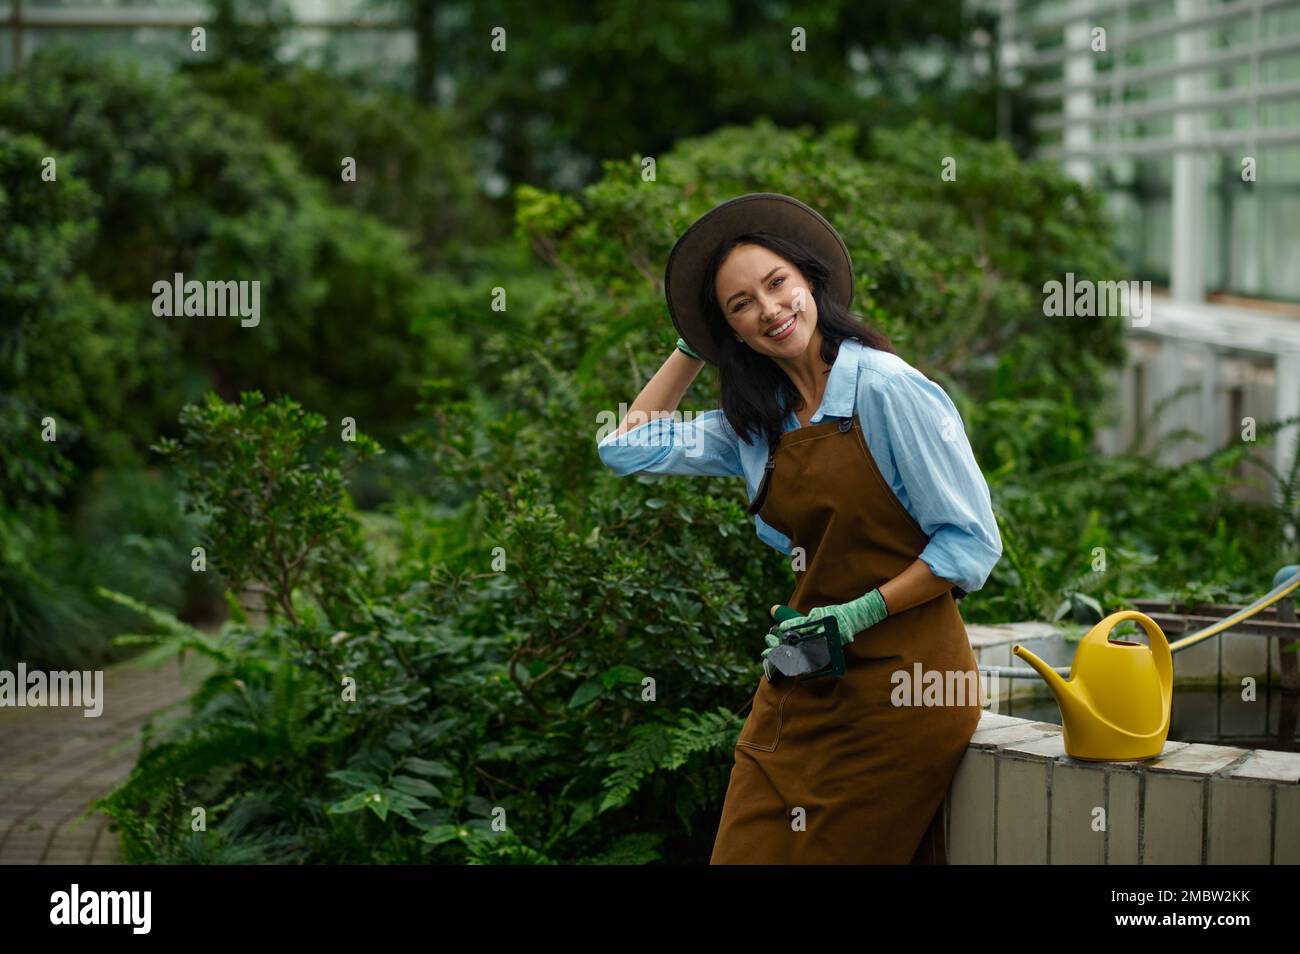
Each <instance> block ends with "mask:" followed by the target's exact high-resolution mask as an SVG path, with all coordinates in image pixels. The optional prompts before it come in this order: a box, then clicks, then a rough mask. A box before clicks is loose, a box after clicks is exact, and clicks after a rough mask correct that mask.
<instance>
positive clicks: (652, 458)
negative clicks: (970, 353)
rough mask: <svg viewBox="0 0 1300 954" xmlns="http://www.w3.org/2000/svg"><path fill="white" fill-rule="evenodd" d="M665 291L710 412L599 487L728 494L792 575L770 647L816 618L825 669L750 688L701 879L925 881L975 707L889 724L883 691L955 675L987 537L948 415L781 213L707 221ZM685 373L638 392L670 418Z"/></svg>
mask: <svg viewBox="0 0 1300 954" xmlns="http://www.w3.org/2000/svg"><path fill="white" fill-rule="evenodd" d="M664 285H665V291H666V294H667V297H668V305H669V311H670V312H671V313H672V316H673V321H674V323H675V324H676V326H677V329H678V331H679V332H681V335H682V337H683V339H685V341H686V343H687V345H688V346H689V347H690V348H692V349H693V350H695V351H697V352H698V353H699V354H700V355H701V356H702V357H703V358H705V359H706V360H709V361H711V362H713V363H716V364H717V365H718V367H719V370H720V372H721V378H722V381H721V385H722V388H721V390H722V408H721V409H720V410H717V411H710V412H707V413H705V414H703V415H700V416H699V418H698V419H697V420H695V421H693V422H691V423H690V424H678V423H676V422H675V421H654V422H652V423H651V424H650V425H649V426H650V427H651V428H653V429H654V430H652V431H651V432H649V434H648V436H649V437H650V438H652V440H648V441H646V442H644V443H642V444H641V446H638V447H636V448H631V447H624V446H620V445H619V444H618V442H616V441H610V440H603V441H601V442H600V444H599V448H600V454H601V457H602V459H603V460H604V461H605V462H606V463H607V464H608V465H609V466H610V467H612V468H613V469H614V470H615V471H616V472H618V473H620V474H628V473H635V472H648V473H676V474H697V475H729V474H731V475H737V476H740V475H743V476H745V478H746V480H747V483H748V484H749V490H750V496H751V500H753V503H752V505H751V509H750V513H751V514H753V515H754V516H755V517H756V526H757V529H758V534H759V536H760V538H762V539H763V540H764V541H765V542H767V543H770V544H771V545H772V546H774V547H776V548H777V549H779V550H781V551H782V552H783V553H789V554H791V555H792V556H794V558H795V559H794V561H793V564H792V569H793V570H794V573H795V579H796V584H795V588H794V591H793V593H791V594H790V595H789V596H788V597H787V598H785V599H784V600H782V601H781V602H782V603H784V604H785V605H786V606H789V607H792V608H793V609H794V610H795V611H796V612H797V613H799V614H806V615H800V616H798V617H795V618H793V619H783V621H782V622H781V623H780V624H779V631H778V633H776V634H774V635H773V637H772V638H775V639H777V640H778V641H779V640H780V638H781V637H782V634H783V633H784V631H785V630H786V629H788V628H790V627H792V626H796V625H803V624H805V623H809V622H812V621H816V620H827V621H829V622H830V623H831V624H832V625H831V626H830V628H829V630H827V632H828V633H829V635H828V638H831V639H838V640H839V642H840V643H841V644H842V648H843V655H844V661H845V666H844V670H843V674H842V675H839V676H836V677H823V678H822V679H821V680H820V681H817V679H816V676H817V674H816V673H810V674H808V676H809V677H811V678H809V677H806V676H804V675H798V676H797V677H790V676H782V675H780V674H779V673H778V674H777V675H776V676H775V677H773V676H772V675H771V672H770V671H768V675H767V676H766V677H765V678H762V679H760V681H759V684H758V688H757V690H756V691H755V693H754V696H753V701H752V708H751V711H750V713H749V717H748V718H747V719H746V721H745V725H744V727H743V729H742V730H741V734H740V738H739V739H738V740H737V743H736V748H735V765H734V767H733V769H732V772H731V778H730V781H729V784H728V787H727V795H726V799H725V801H724V804H723V809H722V818H721V820H720V822H719V825H718V832H717V837H716V839H715V841H714V847H713V855H712V859H711V861H712V863H715V864H727V863H744V864H754V863H773V864H782V863H784V864H789V863H800V862H804V863H828V862H843V863H876V864H881V863H885V864H889V863H895V864H897V863H907V862H909V861H911V862H913V863H928V864H933V863H943V862H944V861H945V859H946V854H945V848H944V831H943V821H942V819H943V812H942V806H943V801H944V798H945V795H946V793H947V789H948V785H949V783H950V781H951V778H952V775H953V773H954V772H955V771H956V768H957V763H958V762H959V761H960V759H961V757H962V755H963V754H964V753H965V750H966V745H967V743H968V742H969V740H970V737H971V735H972V734H973V733H974V731H975V727H976V725H977V724H978V723H979V715H980V708H979V700H978V699H975V700H962V703H963V704H961V705H949V706H943V707H934V708H930V707H924V708H917V707H908V708H903V707H899V706H895V705H893V704H892V702H891V697H892V694H893V693H892V689H893V684H892V681H891V674H892V673H893V672H894V671H896V670H898V669H904V670H908V669H910V668H913V667H916V666H919V667H921V669H922V670H925V671H934V672H940V673H948V674H952V675H953V676H955V677H958V678H961V677H972V678H974V677H976V673H977V670H976V666H975V658H974V654H973V653H972V651H971V647H970V642H969V640H968V638H967V636H966V631H965V627H964V626H963V624H962V620H961V615H960V614H959V613H958V611H957V606H956V597H957V596H960V595H964V593H965V592H966V591H969V590H970V589H978V588H979V587H980V586H982V585H983V583H984V581H985V580H986V579H987V577H988V574H989V572H990V571H991V570H992V567H993V564H994V563H996V561H997V559H998V557H999V556H1000V555H1001V540H1000V538H999V537H998V534H997V526H996V521H995V520H994V518H993V514H992V509H991V505H990V501H989V495H988V487H987V484H986V483H985V482H984V480H983V476H982V475H981V474H980V472H979V468H978V466H977V465H976V463H975V460H974V457H973V455H972V452H971V448H970V443H969V441H967V440H966V437H965V433H964V431H963V430H962V429H961V419H960V416H959V415H958V414H957V411H956V408H955V407H953V406H952V402H951V401H950V400H949V399H948V397H947V395H946V394H944V393H943V391H942V389H940V388H939V387H938V385H936V384H935V383H934V382H933V381H930V380H929V379H928V378H926V377H925V376H924V375H923V374H921V373H920V372H919V371H917V370H916V369H915V368H913V367H911V365H909V364H907V362H905V361H904V360H903V359H902V358H900V357H899V356H898V355H897V354H896V353H895V352H894V350H893V348H892V347H890V345H889V342H888V340H887V339H886V338H885V337H884V336H883V335H881V334H880V333H878V332H876V331H875V330H873V329H871V328H869V327H868V326H867V325H865V324H863V323H862V322H860V321H859V320H858V319H856V318H855V317H854V316H853V315H852V314H851V313H850V312H849V310H848V309H849V305H850V303H851V301H852V290H853V279H852V263H851V262H850V260H849V257H848V251H847V249H846V248H845V246H844V243H843V241H842V240H841V239H840V238H839V235H838V234H837V233H836V232H835V230H834V229H833V228H831V226H830V224H829V223H828V222H826V220H825V219H823V218H822V217H821V216H820V215H818V214H817V213H816V212H815V211H813V210H812V209H810V208H808V207H807V206H805V205H804V204H803V203H801V202H799V201H798V200H796V199H792V198H791V197H789V196H780V195H771V194H767V193H759V194H755V195H750V196H742V197H740V198H738V199H733V200H731V201H730V202H727V203H724V204H723V205H721V206H719V207H718V208H716V209H714V210H713V211H712V212H710V213H708V214H706V215H705V216H704V217H703V218H701V219H700V220H698V221H697V222H696V223H695V224H694V225H692V226H691V228H690V229H688V230H687V231H686V233H684V234H683V236H682V237H681V238H680V239H679V240H678V243H677V245H676V246H675V247H674V249H673V253H672V255H671V256H670V258H669V263H668V269H667V274H666V276H665V282H664ZM688 364H689V365H691V370H690V372H689V375H690V376H689V377H685V367H686V365H688ZM698 365H699V362H697V361H694V360H692V359H690V358H686V357H685V356H683V355H674V356H673V357H671V358H669V360H668V361H667V362H665V364H664V367H663V368H662V369H661V370H660V372H659V374H658V375H656V379H657V380H656V381H652V382H651V384H650V385H647V389H646V391H643V392H642V395H643V396H646V392H647V391H652V393H651V394H650V395H649V397H650V398H659V399H662V398H664V397H665V396H666V397H667V398H668V399H670V400H671V402H672V407H673V408H674V409H675V407H676V402H677V401H678V400H680V398H681V394H682V392H683V391H684V390H685V385H686V384H688V383H689V381H690V379H691V378H693V377H694V374H695V373H696V371H698ZM660 378H662V380H658V379H660ZM683 381H684V382H685V383H683ZM652 389H653V390H652ZM638 400H640V398H638ZM688 438H689V441H688ZM701 442H702V443H703V446H704V448H705V453H703V454H697V455H696V456H695V459H694V460H690V459H689V458H690V456H691V455H689V454H687V453H686V452H685V450H684V449H683V447H684V446H686V445H688V444H689V445H697V444H700V443H701ZM954 591H955V592H954ZM771 602H772V601H771V600H761V602H760V605H763V606H764V607H766V606H768V605H770V604H771Z"/></svg>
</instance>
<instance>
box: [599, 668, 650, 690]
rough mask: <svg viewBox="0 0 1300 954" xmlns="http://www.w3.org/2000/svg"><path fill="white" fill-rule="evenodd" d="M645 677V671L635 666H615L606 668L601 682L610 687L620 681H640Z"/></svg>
mask: <svg viewBox="0 0 1300 954" xmlns="http://www.w3.org/2000/svg"><path fill="white" fill-rule="evenodd" d="M644 678H645V673H643V672H642V671H641V670H640V669H637V668H636V667H635V666H614V667H612V668H610V669H606V670H605V672H604V673H602V674H601V677H600V679H601V682H603V683H604V684H605V687H606V688H608V689H612V688H614V686H615V685H617V684H618V683H620V682H630V683H639V682H640V681H641V680H642V679H644Z"/></svg>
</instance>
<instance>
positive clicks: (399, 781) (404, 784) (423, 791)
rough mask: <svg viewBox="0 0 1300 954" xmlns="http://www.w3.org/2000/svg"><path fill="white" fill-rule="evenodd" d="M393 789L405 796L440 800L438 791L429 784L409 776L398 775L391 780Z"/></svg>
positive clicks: (440, 796)
mask: <svg viewBox="0 0 1300 954" xmlns="http://www.w3.org/2000/svg"><path fill="white" fill-rule="evenodd" d="M393 788H395V789H397V790H398V791H399V792H404V793H405V794H407V795H415V796H421V795H426V796H432V797H433V798H442V792H440V791H438V789H437V788H436V787H434V786H433V785H432V784H430V783H429V782H426V781H425V780H424V779H422V778H412V777H411V776H410V775H398V776H396V777H394V779H393Z"/></svg>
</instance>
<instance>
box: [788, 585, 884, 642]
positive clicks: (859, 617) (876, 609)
mask: <svg viewBox="0 0 1300 954" xmlns="http://www.w3.org/2000/svg"><path fill="white" fill-rule="evenodd" d="M888 615H889V607H887V606H886V605H885V598H884V597H883V596H881V595H880V589H879V588H878V587H877V588H876V589H873V590H871V591H870V592H869V593H864V594H863V595H862V596H859V597H858V598H857V599H856V600H851V601H850V602H848V603H832V604H831V605H830V606H818V607H815V608H813V609H812V610H811V611H809V613H808V615H806V616H799V617H796V618H794V619H787V620H785V621H784V622H782V623H779V624H778V625H777V627H776V630H777V632H778V633H780V632H784V631H785V630H787V629H789V628H790V627H791V626H798V625H800V624H802V623H807V622H810V621H812V620H818V619H824V618H826V617H827V616H832V617H834V618H835V624H836V626H837V627H838V628H839V633H840V643H841V644H843V643H851V642H853V637H854V636H855V635H857V634H858V633H860V632H862V631H863V630H864V629H869V628H870V627H872V626H875V625H876V624H877V623H879V622H880V621H881V620H882V619H884V618H885V617H887V616H888ZM764 640H765V641H766V642H767V649H765V650H763V657H764V658H766V657H767V654H768V653H770V652H771V651H772V650H773V649H775V648H776V647H777V646H779V645H781V640H780V637H778V636H776V635H774V634H772V633H768V634H767V636H765V637H764Z"/></svg>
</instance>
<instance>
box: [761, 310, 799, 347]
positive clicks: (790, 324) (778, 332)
mask: <svg viewBox="0 0 1300 954" xmlns="http://www.w3.org/2000/svg"><path fill="white" fill-rule="evenodd" d="M798 319H799V316H798V315H791V316H790V317H789V318H787V319H786V320H785V321H782V322H781V323H780V324H778V325H777V326H776V327H775V328H772V329H770V330H769V331H767V332H765V335H766V337H768V338H770V339H771V340H773V341H781V340H782V339H784V338H788V337H790V335H792V334H794V329H795V326H796V325H798V323H799V321H798Z"/></svg>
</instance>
